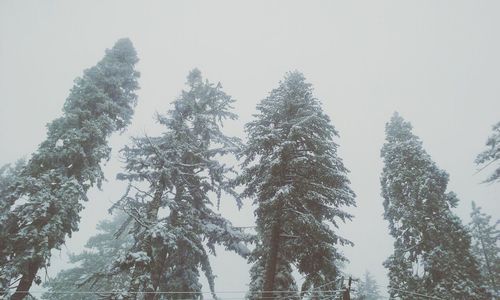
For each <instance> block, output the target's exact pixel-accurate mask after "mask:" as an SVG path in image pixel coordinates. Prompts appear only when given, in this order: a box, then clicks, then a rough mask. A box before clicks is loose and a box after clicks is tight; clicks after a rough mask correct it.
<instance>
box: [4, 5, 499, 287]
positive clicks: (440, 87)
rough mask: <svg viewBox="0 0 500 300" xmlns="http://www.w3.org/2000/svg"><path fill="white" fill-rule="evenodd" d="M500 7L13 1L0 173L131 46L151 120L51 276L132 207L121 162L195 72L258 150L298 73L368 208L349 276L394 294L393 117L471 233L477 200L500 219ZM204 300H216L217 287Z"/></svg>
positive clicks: (237, 283)
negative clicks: (96, 72)
mask: <svg viewBox="0 0 500 300" xmlns="http://www.w3.org/2000/svg"><path fill="white" fill-rule="evenodd" d="M499 13H500V2H498V1H480V2H479V1H456V0H453V1H413V2H410V1H342V2H341V1H290V0H287V1H276V0H275V1H234V0H228V1H157V2H156V1H123V0H120V1H118V0H117V1H97V0H94V1H62V0H61V1H7V0H1V1H0V145H1V146H0V164H4V163H8V162H13V161H15V160H16V159H18V158H20V157H22V156H23V155H26V156H27V157H29V154H30V153H32V152H33V151H34V150H36V147H37V145H38V144H39V143H40V142H41V141H42V140H43V139H44V138H45V131H46V128H45V125H46V124H47V123H48V122H50V121H51V120H53V119H54V118H56V117H58V116H60V115H61V109H62V105H63V103H64V100H65V98H66V97H67V95H68V94H69V89H70V88H71V87H72V85H73V80H74V79H75V78H76V77H78V76H80V75H81V74H82V71H83V70H84V69H86V68H88V67H91V66H93V65H95V63H96V62H97V61H98V60H100V59H101V58H102V57H103V55H104V50H105V49H106V48H110V47H112V46H113V44H114V43H115V41H116V40H117V39H119V38H122V37H129V38H130V39H131V40H132V42H133V43H134V46H135V48H136V50H137V52H138V55H139V58H140V62H139V64H138V67H137V68H138V70H139V71H140V72H141V74H142V76H141V79H140V85H141V90H140V91H139V93H138V94H139V104H138V106H137V108H136V111H135V116H134V119H133V123H132V125H131V126H130V127H129V130H128V131H126V132H125V133H123V134H122V135H121V136H118V135H115V136H113V138H112V139H111V146H112V147H113V156H112V158H111V160H110V162H109V163H108V164H107V166H106V167H105V172H106V176H107V178H108V180H109V182H107V183H106V184H104V185H103V190H102V191H97V190H93V191H92V192H91V193H90V195H89V196H90V199H91V200H90V202H89V203H87V204H86V210H85V211H84V212H83V213H82V220H81V223H80V224H81V225H80V231H79V232H77V233H75V234H74V236H73V238H71V239H69V240H67V243H66V244H67V245H66V248H67V249H64V251H63V252H61V253H59V252H54V253H55V256H54V257H53V259H52V261H53V264H54V267H53V268H51V269H50V273H51V275H55V272H56V271H57V270H58V269H60V268H61V267H62V266H63V265H64V261H65V260H66V254H65V253H66V251H70V252H78V251H81V249H82V246H83V244H84V243H85V242H86V240H87V238H88V237H89V236H91V235H92V234H94V233H95V224H96V223H97V222H98V221H99V220H101V219H103V218H105V217H106V216H107V208H109V206H110V205H111V203H112V202H113V201H116V200H117V199H118V198H119V197H120V196H121V195H122V193H123V192H124V185H123V184H122V183H119V182H115V180H114V178H115V175H116V173H117V172H119V171H120V170H121V169H120V168H121V166H122V165H121V163H120V160H119V156H118V153H117V151H118V150H119V149H120V148H122V147H123V145H125V144H126V143H127V142H128V139H129V137H130V136H135V135H140V134H143V133H144V132H147V133H149V134H155V133H158V132H160V130H161V128H160V127H158V125H156V124H154V121H153V114H154V113H155V112H165V111H166V110H167V109H169V103H170V102H171V101H172V100H174V99H175V98H176V97H177V96H178V95H179V93H180V91H181V89H182V88H183V87H184V86H183V84H184V82H185V78H186V76H187V74H188V72H189V70H191V69H192V68H195V67H198V68H199V69H200V70H201V71H202V74H203V75H204V77H205V78H207V79H209V80H210V81H212V82H217V81H220V82H221V83H222V86H223V88H224V91H225V92H226V93H228V94H230V95H232V96H233V97H234V98H235V99H236V100H237V102H236V103H235V112H236V113H238V114H239V116H240V119H239V120H238V121H235V122H231V123H229V124H227V125H226V130H227V131H228V132H229V133H231V134H235V135H238V136H240V137H244V133H243V125H244V124H245V123H247V122H248V121H250V120H251V119H252V116H251V115H252V114H253V113H255V105H256V104H257V103H258V102H259V101H260V100H261V99H263V98H264V97H266V96H267V95H268V93H269V92H270V91H271V90H272V89H273V88H275V87H277V85H278V82H279V81H280V80H281V79H282V78H283V76H284V74H285V72H287V71H291V70H299V71H301V72H303V73H304V75H305V76H306V78H307V81H308V82H310V83H312V84H313V86H314V88H315V93H314V95H315V96H316V97H317V98H318V99H320V100H321V101H322V103H323V107H324V110H325V112H326V113H327V114H328V115H329V116H330V117H331V120H332V123H333V124H334V126H335V127H336V129H337V130H338V131H339V133H340V138H338V139H336V142H337V143H338V144H339V145H340V148H339V155H340V157H341V158H342V159H343V160H344V163H345V165H346V167H347V168H348V169H349V170H350V171H351V173H350V175H349V178H350V180H351V182H352V185H351V187H352V189H353V190H354V191H355V193H356V194H357V205H358V207H357V208H355V209H350V212H352V213H353V214H354V215H355V219H354V220H353V221H352V222H348V223H347V224H345V225H344V224H341V232H342V234H343V235H344V237H346V238H348V239H350V240H352V241H353V242H354V243H355V247H352V248H351V247H348V248H344V249H343V251H344V252H345V254H346V255H347V257H348V258H349V259H350V261H351V262H350V264H348V265H347V267H346V272H348V273H351V274H353V275H355V276H361V275H362V274H363V272H364V271H365V270H369V271H371V272H372V273H373V274H374V275H375V277H376V279H377V281H378V283H379V285H381V287H382V289H383V290H385V286H386V285H387V283H388V281H387V279H386V271H385V269H384V268H383V267H382V262H383V261H384V260H385V259H386V258H387V257H388V256H389V255H390V254H391V252H392V242H393V240H392V238H391V237H390V236H389V232H388V229H387V226H388V224H387V222H386V221H385V220H383V217H382V213H383V207H382V201H383V200H382V197H381V196H380V184H379V175H380V173H381V170H382V162H381V159H380V148H381V146H382V144H383V142H384V126H385V123H386V122H387V121H388V120H389V118H390V116H391V115H392V113H393V112H394V111H396V110H397V111H399V113H400V114H401V115H402V116H403V117H404V118H405V119H406V120H408V121H410V122H411V123H412V124H413V126H414V133H415V134H416V135H418V136H419V137H420V138H421V139H422V141H423V144H424V148H425V149H426V150H427V151H428V152H429V154H430V155H431V156H432V158H433V159H434V161H435V162H436V163H437V164H438V166H439V167H441V168H443V169H445V170H446V171H447V172H448V173H449V174H450V183H449V190H453V191H455V192H456V193H457V195H458V197H459V199H460V200H461V202H460V204H459V207H458V208H457V209H456V210H455V212H456V213H457V214H458V215H459V216H460V217H461V218H462V219H463V220H464V222H469V213H470V211H471V204H470V203H471V201H472V200H474V201H476V203H477V204H478V205H479V206H482V207H483V208H484V211H485V212H487V213H489V214H492V215H493V218H494V219H498V218H499V217H500V204H499V203H500V202H499V200H500V199H498V197H499V195H500V183H497V184H490V185H487V184H480V182H481V181H482V180H484V179H485V178H486V176H487V175H488V174H489V173H488V171H491V170H492V169H491V168H490V169H487V170H485V171H483V172H481V173H479V174H475V173H476V170H477V168H476V167H475V165H474V163H473V161H474V159H475V157H476V155H477V154H478V153H480V152H481V151H482V150H483V149H484V144H485V141H486V139H487V137H488V135H489V134H490V132H491V126H492V125H493V124H495V123H496V122H498V121H500V84H499V83H500V56H499V53H500V39H499V37H500V18H498V16H499ZM225 200H226V201H223V204H222V209H221V212H222V213H224V214H225V215H226V216H227V217H228V218H230V219H231V220H232V221H233V222H234V223H235V225H237V226H249V225H252V224H253V215H252V214H253V208H252V207H251V205H250V204H251V201H247V202H246V205H245V207H244V208H243V209H242V210H241V211H238V210H237V209H236V207H235V204H234V201H231V200H230V199H225ZM213 267H214V272H215V274H217V275H218V278H217V279H216V290H219V291H227V290H232V291H234V290H238V291H241V290H246V289H247V287H246V284H247V283H248V266H247V265H246V263H245V261H244V260H243V259H241V258H239V257H237V256H236V255H234V254H226V253H224V252H220V251H219V253H218V257H217V258H216V259H214V260H213ZM204 290H208V287H207V286H206V285H204Z"/></svg>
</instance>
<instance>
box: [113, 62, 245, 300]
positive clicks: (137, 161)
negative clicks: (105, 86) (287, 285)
mask: <svg viewBox="0 0 500 300" xmlns="http://www.w3.org/2000/svg"><path fill="white" fill-rule="evenodd" d="M233 102H234V100H233V99H232V98H231V97H230V96H228V95H227V94H225V93H224V92H223V91H222V87H221V85H220V84H217V85H213V84H211V83H209V82H208V81H203V79H202V76H201V73H200V71H198V70H193V71H191V72H190V74H189V76H188V78H187V90H185V91H182V93H181V96H180V97H179V98H178V99H177V100H175V101H174V108H173V109H172V110H170V111H169V112H168V114H167V115H159V116H158V122H159V123H160V124H162V125H163V126H165V128H166V130H165V132H164V133H163V134H162V135H161V136H158V137H148V136H145V137H141V138H135V139H134V140H133V145H132V146H131V147H126V148H125V149H124V150H123V154H124V157H125V160H126V167H125V169H126V173H124V174H120V175H119V176H118V177H119V178H120V179H122V180H128V181H129V182H130V185H129V189H128V191H127V192H126V194H125V195H124V197H123V198H122V199H121V200H120V201H119V202H118V203H117V207H119V208H121V209H123V210H124V211H125V212H127V213H128V214H129V215H130V216H131V217H132V218H133V220H134V229H133V235H134V246H133V247H132V248H131V249H130V251H129V252H128V253H127V254H126V255H125V256H123V257H121V258H120V259H118V261H117V264H116V268H118V269H121V270H128V271H129V272H131V273H132V274H131V276H132V282H131V284H130V286H129V288H128V291H129V297H130V298H138V297H139V295H140V293H141V292H147V293H145V294H144V299H153V298H154V299H158V297H160V295H157V294H155V292H159V291H160V292H161V291H163V292H165V291H168V292H169V293H172V294H163V296H162V297H163V298H162V299H186V298H190V299H200V298H201V294H200V292H201V284H200V283H199V270H200V269H201V270H202V271H203V272H204V274H205V276H206V277H207V279H208V283H209V285H210V286H209V287H210V290H211V291H212V292H214V277H215V275H214V274H213V273H212V269H211V265H210V261H209V253H212V254H215V245H216V244H222V245H224V246H225V248H226V249H228V250H232V251H235V252H237V253H239V254H241V255H243V256H246V255H247V254H248V252H249V251H248V249H247V248H246V247H245V246H244V244H242V242H246V241H249V240H250V238H251V236H249V235H247V234H245V233H243V232H242V231H241V230H239V229H236V228H234V227H233V226H232V225H231V223H230V222H229V221H227V220H226V219H224V218H223V217H222V216H221V215H220V214H218V213H216V212H214V210H213V208H212V206H214V203H213V201H212V200H211V198H212V196H217V199H218V200H217V206H218V204H219V201H220V198H221V195H222V194H223V193H226V194H229V195H233V196H235V195H236V193H235V192H234V191H233V188H232V187H231V185H230V179H231V176H232V175H231V172H232V169H231V168H230V167H228V166H226V165H225V164H223V163H221V162H220V160H221V157H223V156H224V155H226V154H231V153H237V152H238V151H239V149H240V142H239V140H238V139H236V138H231V137H227V136H226V135H224V133H223V132H222V130H221V127H222V122H223V121H224V120H225V119H234V118H236V115H234V114H233V113H231V112H230V109H231V104H232V103H233ZM238 203H239V202H238ZM207 249H208V251H207ZM175 292H179V294H173V293H175Z"/></svg>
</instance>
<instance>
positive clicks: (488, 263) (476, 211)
mask: <svg viewBox="0 0 500 300" xmlns="http://www.w3.org/2000/svg"><path fill="white" fill-rule="evenodd" d="M471 218H472V221H471V223H470V224H469V226H470V229H471V232H472V253H474V256H475V257H476V259H477V261H478V262H479V269H480V271H481V274H482V275H483V278H484V281H483V283H484V284H485V285H486V286H487V288H488V290H489V291H490V293H491V294H493V295H495V296H496V297H497V298H500V290H499V287H498V286H499V284H500V247H499V246H498V242H499V240H500V231H499V230H498V229H497V225H498V223H499V221H497V222H495V224H490V223H491V216H489V215H487V214H485V213H483V212H481V207H478V206H476V204H475V203H474V202H472V213H471Z"/></svg>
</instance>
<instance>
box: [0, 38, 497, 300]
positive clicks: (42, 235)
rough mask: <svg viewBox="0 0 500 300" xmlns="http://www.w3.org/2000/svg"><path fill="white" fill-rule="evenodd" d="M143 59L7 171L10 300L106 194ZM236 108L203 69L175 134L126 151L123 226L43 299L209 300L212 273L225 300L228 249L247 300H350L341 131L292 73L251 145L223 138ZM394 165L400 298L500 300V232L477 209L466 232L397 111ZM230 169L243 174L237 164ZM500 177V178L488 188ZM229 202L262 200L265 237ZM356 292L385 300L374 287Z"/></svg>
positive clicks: (390, 191) (186, 93) (112, 229)
mask: <svg viewBox="0 0 500 300" xmlns="http://www.w3.org/2000/svg"><path fill="white" fill-rule="evenodd" d="M137 61H138V58H137V55H136V52H135V50H134V48H133V46H132V43H131V42H130V41H129V40H128V39H122V40H119V41H118V42H117V43H116V44H115V45H114V47H113V48H112V49H110V50H107V51H106V54H105V56H104V58H103V59H102V60H101V61H100V62H99V63H98V64H97V65H96V66H94V67H92V68H90V69H88V70H86V71H85V72H84V74H83V76H82V77H81V78H78V79H77V80H76V81H75V86H74V87H73V88H72V89H71V91H70V95H69V96H68V98H67V100H66V102H65V104H64V107H63V116H62V117H60V118H58V119H56V120H54V121H53V122H52V123H50V124H49V125H48V131H47V139H46V140H45V141H44V142H42V143H41V144H40V146H39V148H38V150H37V151H36V152H35V153H34V154H33V155H32V157H31V158H30V159H29V160H28V161H27V162H23V161H20V162H18V163H17V164H15V165H13V166H10V165H7V166H5V167H3V168H1V169H0V201H1V202H0V240H1V243H0V296H4V297H5V298H7V297H10V299H23V298H25V297H32V296H31V295H30V294H29V290H30V288H31V287H32V284H33V283H36V284H40V283H41V282H42V279H41V278H40V276H39V275H38V273H39V271H40V270H42V269H44V268H46V267H47V266H49V264H50V253H51V250H53V249H60V247H61V245H62V244H63V243H64V241H65V239H66V238H67V237H70V236H71V234H72V232H74V231H76V230H78V222H79V218H80V217H79V213H80V212H81V210H82V208H83V202H84V201H87V197H86V193H87V191H88V190H89V189H90V188H91V187H93V186H97V187H100V185H101V183H102V181H103V180H104V174H103V172H102V170H101V167H100V164H101V163H102V162H103V161H106V160H109V159H110V153H111V148H110V147H109V145H108V138H109V136H110V135H111V134H113V133H114V132H121V131H123V130H125V128H126V127H127V125H129V123H130V122H131V118H132V115H133V110H134V107H135V105H136V103H137V98H138V97H137V95H136V91H137V90H138V88H139V86H138V78H139V73H138V72H137V71H136V70H135V69H134V66H135V64H136V63H137ZM234 102H235V100H234V99H233V98H232V97H231V96H229V95H227V94H226V93H225V92H224V91H223V89H222V86H221V85H220V84H213V83H211V82H209V81H208V80H206V79H203V77H202V75H201V72H200V71H199V70H197V69H195V70H193V71H191V72H190V73H189V74H188V76H187V82H186V88H185V89H184V90H183V91H181V93H180V95H179V97H178V98H177V99H175V100H174V101H173V102H172V105H171V109H170V110H169V111H168V112H167V113H165V114H158V115H157V116H156V120H157V122H158V123H159V124H161V125H162V126H163V132H162V133H161V134H160V135H158V136H149V135H146V134H145V135H143V136H139V137H135V138H132V140H131V142H130V144H129V145H128V146H126V147H124V148H123V149H122V151H121V154H122V156H123V159H124V170H123V172H122V173H120V174H117V178H118V179H119V180H123V181H125V182H126V183H127V189H126V191H124V194H123V196H122V197H121V198H120V199H118V200H117V201H116V203H115V204H114V205H113V207H112V208H111V209H110V211H111V212H112V213H113V215H114V217H113V219H112V220H110V221H104V222H101V223H100V224H99V230H100V233H99V234H98V235H96V236H94V237H92V238H90V239H89V241H88V243H87V245H86V247H87V249H88V250H86V251H84V252H83V253H81V254H77V255H71V256H70V260H71V262H73V263H78V265H77V267H74V268H72V269H68V270H64V271H62V272H61V273H59V274H58V275H57V276H56V277H55V278H54V279H51V280H50V281H48V282H46V283H45V286H46V287H47V288H48V292H47V293H46V294H44V295H43V298H44V299H151V300H153V299H201V298H203V292H202V285H201V283H200V276H201V274H203V275H204V276H205V277H206V279H207V281H208V284H209V289H210V291H211V293H212V296H213V297H214V298H216V294H215V292H216V290H215V277H216V274H214V273H213V271H212V266H211V263H210V259H209V256H210V255H211V254H213V255H215V249H216V248H215V246H216V245H220V246H222V247H224V248H225V249H226V250H229V251H233V252H235V253H237V254H239V255H240V256H241V257H242V258H243V259H246V260H247V261H248V262H249V263H250V264H251V265H252V267H251V270H250V286H249V289H248V292H247V295H246V298H247V299H299V298H300V299H326V298H328V299H332V297H334V296H335V297H339V296H340V297H347V294H349V293H344V290H345V289H346V287H345V286H344V285H343V283H342V282H341V281H340V280H339V279H340V278H341V277H342V276H343V273H342V271H341V266H342V265H343V264H345V263H347V260H346V258H345V257H344V256H343V255H342V253H341V251H340V250H339V247H340V246H344V245H348V246H352V245H353V244H352V242H351V241H349V239H348V238H346V237H342V236H339V235H338V233H337V228H338V226H339V223H340V222H346V221H349V220H351V218H352V216H351V215H350V214H349V213H347V212H346V211H345V209H346V208H348V207H353V206H355V194H354V192H353V191H352V190H351V188H350V182H349V179H348V173H349V171H348V169H347V168H346V167H345V166H344V164H343V162H342V159H341V158H340V157H339V156H338V153H337V148H338V145H337V143H336V142H335V139H336V138H338V133H337V131H336V129H335V127H334V126H333V124H332V123H331V120H330V118H329V117H328V116H327V115H326V114H325V113H324V112H323V110H322V107H321V102H320V101H319V100H318V99H316V98H315V97H314V95H313V88H312V86H311V84H309V83H307V81H306V79H305V78H304V76H303V75H302V74H301V73H299V72H290V73H287V74H286V76H285V77H284V79H283V80H282V81H281V82H280V83H279V86H278V87H277V88H276V89H274V90H272V91H271V92H270V94H269V96H268V97H266V98H264V99H263V100H262V101H261V102H260V103H259V104H258V105H257V108H256V109H257V113H256V114H255V115H254V119H253V121H251V122H249V123H248V124H246V126H245V130H246V134H247V138H246V141H242V140H240V139H239V138H237V137H232V136H227V135H226V134H225V133H224V132H223V130H222V127H223V125H224V122H225V121H227V120H231V119H236V118H237V115H235V114H234V113H233V112H232V105H233V104H234ZM493 130H494V132H493V135H492V136H491V137H490V138H489V139H488V141H487V149H486V150H485V151H484V152H483V153H481V154H480V155H479V156H478V157H477V160H476V162H477V164H478V165H480V166H487V165H490V164H494V163H498V160H499V159H500V123H499V124H497V125H496V126H495V127H494V129H493ZM381 155H382V158H383V161H384V169H383V172H382V175H381V185H382V196H383V198H384V208H385V215H384V217H385V219H386V220H388V222H389V228H390V233H391V235H392V236H393V237H394V240H395V243H394V254H393V255H391V256H390V257H389V258H388V259H387V260H386V261H385V262H384V266H385V267H386V268H387V269H388V270H389V281H390V284H389V287H388V291H389V293H390V295H391V297H393V298H401V299H416V297H418V296H416V295H424V296H427V297H435V299H490V298H493V297H495V296H498V294H499V292H498V282H499V281H500V278H499V276H500V258H499V247H498V243H497V241H498V236H499V232H498V230H497V229H496V223H494V224H492V222H491V220H490V219H491V217H489V216H488V215H486V214H484V213H482V212H481V211H480V208H479V207H476V206H474V207H473V212H472V215H471V216H472V223H471V224H469V226H466V225H464V224H462V222H461V220H460V219H459V218H458V217H457V216H456V215H455V214H454V213H453V212H452V210H451V209H452V208H453V207H455V206H456V205H457V203H458V201H459V200H458V199H457V197H456V195H455V194H454V193H452V192H447V183H448V174H447V173H446V172H445V171H443V170H441V169H439V168H438V167H437V166H436V164H435V163H434V162H433V161H432V159H431V158H430V156H429V155H428V154H427V153H426V152H425V150H424V149H423V147H422V143H421V141H420V140H419V138H418V137H416V136H415V135H414V134H413V133H412V128H411V125H410V123H408V122H407V121H405V120H404V119H403V118H402V117H400V116H399V115H398V114H397V113H396V114H394V116H393V117H392V118H391V120H390V121H389V123H388V124H387V126H386V143H385V144H384V146H383V148H382V152H381ZM228 156H229V157H235V158H237V159H238V160H239V162H240V164H241V165H240V168H236V167H235V166H231V165H228V164H227V163H225V162H227V161H228V160H227V159H225V158H226V157H228ZM499 178H500V166H499V167H498V168H497V169H496V170H495V171H494V172H493V174H491V175H490V176H489V177H488V179H487V181H488V182H498V181H499ZM222 198H224V200H226V199H233V201H234V203H235V204H236V205H237V206H238V207H241V205H243V201H244V200H245V199H251V200H252V201H253V204H254V205H255V207H256V210H255V216H256V234H249V233H247V232H245V231H244V230H243V229H242V228H237V227H234V226H233V225H232V224H231V222H230V221H228V220H227V219H226V218H225V217H224V216H222V215H221V214H219V213H218V212H217V208H218V206H219V205H220V201H221V199H222ZM249 245H252V246H251V247H250V248H251V249H252V250H250V249H249V248H248V247H247V246H249ZM294 271H297V272H298V273H299V274H301V276H302V278H303V280H302V284H301V286H300V287H299V286H298V282H297V280H296V279H295V278H294V276H293V274H292V272H294ZM353 290H354V289H353ZM82 291H86V292H92V293H88V294H87V293H81V292H82ZM332 291H333V292H332ZM337 291H338V292H337ZM353 294H354V295H355V296H354V297H355V298H356V299H380V298H381V297H380V292H379V290H378V286H377V285H376V283H375V282H374V280H373V279H372V278H371V277H370V275H369V274H366V275H365V278H364V279H362V280H361V282H360V283H359V284H358V287H357V289H356V290H355V291H353ZM205 296H206V295H205ZM329 297H330V298H329Z"/></svg>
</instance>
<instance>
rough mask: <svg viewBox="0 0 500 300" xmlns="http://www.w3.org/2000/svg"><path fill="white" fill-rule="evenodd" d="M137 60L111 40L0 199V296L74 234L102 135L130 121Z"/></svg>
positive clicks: (33, 276)
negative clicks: (108, 46)
mask: <svg viewBox="0 0 500 300" xmlns="http://www.w3.org/2000/svg"><path fill="white" fill-rule="evenodd" d="M137 61H138V58H137V55H136V52H135V50H134V48H133V46H132V43H131V42H130V40H128V39H121V40H119V41H117V42H116V44H115V45H114V47H113V48H111V49H109V50H107V51H106V54H105V56H104V58H103V59H102V60H101V61H100V62H99V63H97V65H96V66H94V67H92V68H90V69H87V70H86V71H85V72H84V74H83V76H82V77H80V78H78V79H76V81H75V85H74V86H73V88H72V89H71V91H70V94H69V96H68V98H67V99H66V102H65V104H64V107H63V115H62V116H61V117H60V118H58V119H56V120H54V121H52V122H51V123H50V124H48V126H47V127H48V130H47V138H46V139H45V141H43V142H42V143H41V144H40V146H39V147H38V150H37V151H36V152H35V153H34V154H33V155H32V157H31V159H30V160H29V161H28V162H27V163H26V165H25V166H24V167H23V169H22V170H21V172H20V174H19V175H18V177H17V178H16V180H15V181H14V182H13V183H12V184H10V185H9V186H8V187H4V188H2V192H1V193H0V195H1V197H2V198H1V199H0V200H1V201H0V213H1V214H0V240H1V241H2V242H1V243H0V257H2V259H1V260H0V263H1V265H0V274H1V275H0V283H1V286H0V294H4V295H5V294H9V293H10V292H9V291H10V289H12V288H15V289H16V291H15V293H14V294H13V295H12V299H22V298H24V297H25V296H26V295H27V294H28V292H29V289H30V287H31V285H32V283H33V282H36V283H40V281H41V280H40V278H39V277H38V276H37V272H38V270H40V269H41V268H44V267H46V266H48V265H49V259H50V252H51V250H52V249H58V248H60V246H61V245H62V244H63V243H64V240H65V238H66V236H71V233H72V232H74V231H76V230H78V222H79V219H80V217H79V213H80V211H81V210H82V209H83V203H82V202H84V201H87V197H86V193H87V191H88V190H89V189H90V188H91V187H92V186H96V185H97V186H98V187H100V186H101V183H102V181H103V180H104V174H103V171H102V170H101V167H100V163H101V162H102V161H105V160H108V159H109V157H110V151H111V149H110V147H109V145H108V138H109V136H110V135H111V134H112V133H113V132H116V131H122V130H124V129H125V127H126V126H127V125H128V124H129V123H130V120H131V118H132V114H133V109H134V106H135V105H136V102H137V95H136V94H135V91H136V90H137V89H138V83H137V80H138V77H139V73H138V72H137V71H136V70H135V69H134V66H135V64H136V63H137Z"/></svg>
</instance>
